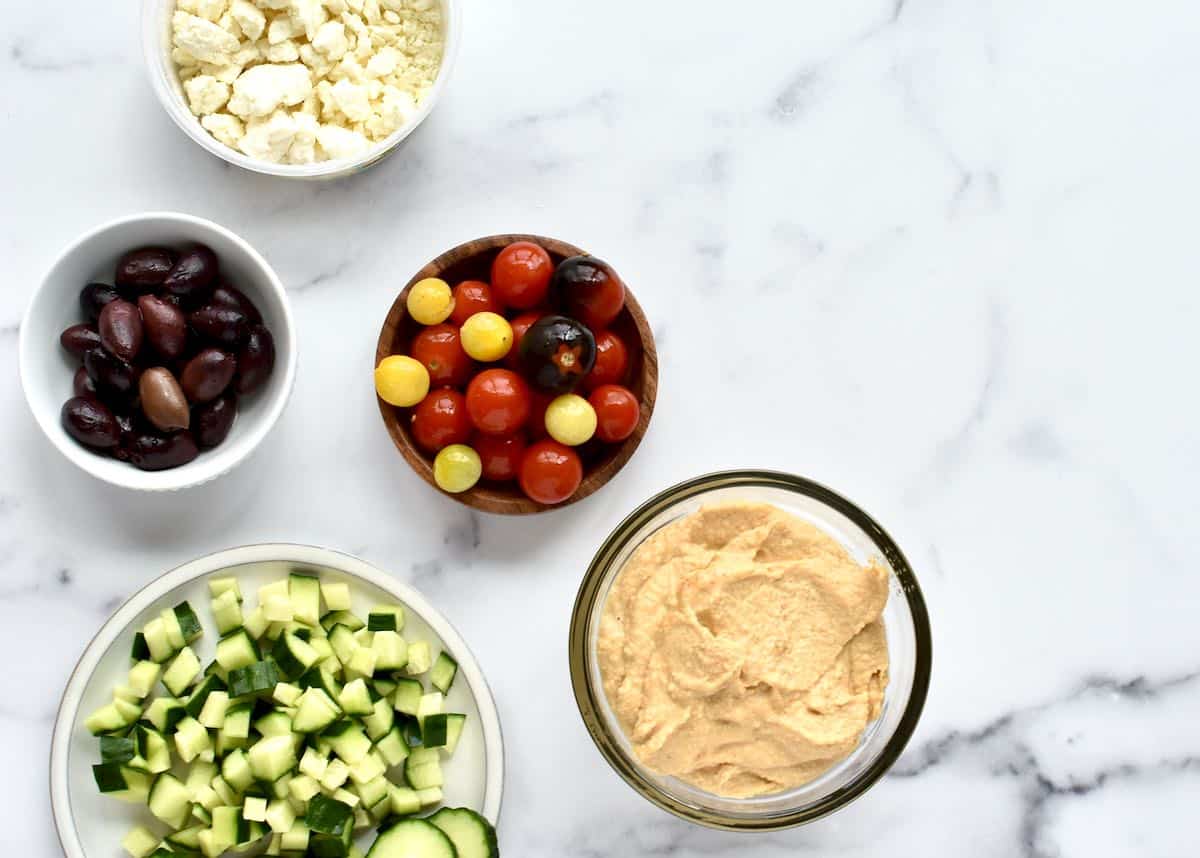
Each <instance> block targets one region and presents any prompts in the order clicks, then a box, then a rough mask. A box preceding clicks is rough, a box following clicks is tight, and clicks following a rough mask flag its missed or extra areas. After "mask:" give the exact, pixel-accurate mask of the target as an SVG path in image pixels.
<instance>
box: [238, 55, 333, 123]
mask: <svg viewBox="0 0 1200 858" xmlns="http://www.w3.org/2000/svg"><path fill="white" fill-rule="evenodd" d="M310 92H312V80H311V79H310V78H309V74H308V69H307V68H305V67H304V66H302V65H299V64H293V65H261V66H254V67H252V68H248V69H246V70H245V71H244V72H242V74H241V76H240V77H238V79H237V80H236V81H234V82H233V97H232V98H230V99H229V112H230V113H235V114H237V115H238V116H241V117H243V118H247V117H251V116H267V115H268V114H270V113H271V112H272V111H274V110H275V109H276V108H278V107H279V106H281V105H292V104H299V103H300V102H302V101H304V99H306V98H308V94H309V93H310Z"/></svg>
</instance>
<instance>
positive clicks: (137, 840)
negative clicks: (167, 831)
mask: <svg viewBox="0 0 1200 858" xmlns="http://www.w3.org/2000/svg"><path fill="white" fill-rule="evenodd" d="M156 846H158V838H157V837H155V836H154V835H153V834H151V833H150V832H149V831H147V830H146V829H145V827H144V826H141V825H135V826H134V827H133V828H131V829H129V833H128V834H126V835H125V838H124V839H123V840H122V841H121V847H122V848H123V849H124V850H125V851H126V852H128V853H129V855H130V856H131V858H146V856H147V855H149V854H150V853H151V852H153V851H154V849H155V847H156Z"/></svg>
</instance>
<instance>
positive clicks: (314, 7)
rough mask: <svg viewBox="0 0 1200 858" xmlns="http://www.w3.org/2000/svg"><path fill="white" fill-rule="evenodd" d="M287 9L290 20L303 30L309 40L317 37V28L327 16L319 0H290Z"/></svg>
mask: <svg viewBox="0 0 1200 858" xmlns="http://www.w3.org/2000/svg"><path fill="white" fill-rule="evenodd" d="M288 10H289V12H290V14H291V16H292V21H294V22H295V23H296V25H297V26H298V27H299V28H300V29H301V30H302V31H303V32H304V35H305V36H306V37H307V38H308V40H309V41H310V42H311V41H312V40H313V39H315V38H316V37H317V30H319V29H320V27H321V25H322V24H324V23H325V22H326V21H327V20H328V18H329V16H328V15H326V14H325V7H324V6H322V5H321V0H291V5H290V6H289V7H288Z"/></svg>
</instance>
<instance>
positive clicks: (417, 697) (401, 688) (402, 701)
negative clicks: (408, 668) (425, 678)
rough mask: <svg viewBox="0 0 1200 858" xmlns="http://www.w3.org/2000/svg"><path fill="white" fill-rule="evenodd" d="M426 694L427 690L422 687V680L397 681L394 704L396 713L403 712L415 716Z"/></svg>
mask: <svg viewBox="0 0 1200 858" xmlns="http://www.w3.org/2000/svg"><path fill="white" fill-rule="evenodd" d="M424 693H425V689H424V688H422V687H421V680H419V679H397V680H396V694H395V698H394V702H393V705H394V706H395V709H396V711H397V712H403V713H404V714H405V715H413V716H415V715H416V714H417V707H419V706H420V704H421V697H422V695H423V694H424Z"/></svg>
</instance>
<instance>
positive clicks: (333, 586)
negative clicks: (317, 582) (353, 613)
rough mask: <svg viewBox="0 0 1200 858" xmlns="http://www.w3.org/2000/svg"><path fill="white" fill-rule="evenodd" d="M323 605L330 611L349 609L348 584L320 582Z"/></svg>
mask: <svg viewBox="0 0 1200 858" xmlns="http://www.w3.org/2000/svg"><path fill="white" fill-rule="evenodd" d="M321 595H322V596H323V597H324V598H325V607H326V608H328V609H329V610H331V611H348V610H350V585H349V584H343V583H341V582H324V581H323V582H321Z"/></svg>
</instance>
